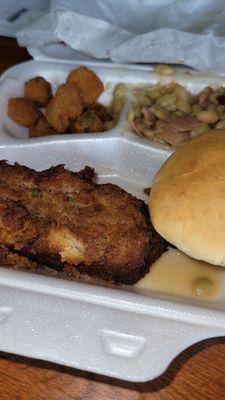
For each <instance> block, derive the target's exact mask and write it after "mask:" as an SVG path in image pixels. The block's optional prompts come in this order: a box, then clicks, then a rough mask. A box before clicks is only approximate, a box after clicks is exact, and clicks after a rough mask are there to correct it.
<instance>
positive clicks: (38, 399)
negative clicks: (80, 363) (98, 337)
mask: <svg viewBox="0 0 225 400" xmlns="http://www.w3.org/2000/svg"><path fill="white" fill-rule="evenodd" d="M0 54H1V56H0V72H3V71H4V70H5V69H7V68H9V67H10V66H12V65H14V64H17V63H19V62H23V61H26V60H28V59H30V56H29V55H28V53H27V52H26V50H25V49H22V48H20V47H19V46H18V45H17V43H16V41H15V40H14V39H9V38H5V37H0ZM14 399H15V400H72V399H73V400H81V399H82V400H101V399H104V400H120V399H121V400H123V399H124V400H125V399H129V400H150V399H151V400H187V399H188V400H200V399H201V400H203V399H204V400H216V399H220V400H222V399H225V338H215V339H211V340H205V341H203V342H201V343H198V344H196V345H194V346H192V347H191V348H189V349H187V350H185V351H184V352H183V353H182V354H180V355H179V356H178V357H177V358H176V359H175V360H174V361H173V362H172V363H171V365H170V366H169V367H168V369H167V371H166V372H165V373H164V374H163V375H162V376H160V377H159V378H157V379H154V380H153V381H151V382H147V383H144V384H143V383H140V384H136V383H135V384H134V383H128V382H123V381H119V380H115V379H111V378H106V377H103V376H99V375H95V374H91V373H86V372H81V371H77V370H75V369H72V368H67V367H62V366H59V365H55V364H52V363H49V362H44V361H38V360H31V359H27V358H24V357H19V356H16V355H10V354H5V353H0V400H14Z"/></svg>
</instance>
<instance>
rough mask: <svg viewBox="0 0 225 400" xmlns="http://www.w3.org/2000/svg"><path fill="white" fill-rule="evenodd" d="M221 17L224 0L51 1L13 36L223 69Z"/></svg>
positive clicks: (99, 54)
mask: <svg viewBox="0 0 225 400" xmlns="http://www.w3.org/2000/svg"><path fill="white" fill-rule="evenodd" d="M224 20H225V2H224V0H198V1H196V0H189V1H186V0H180V1H177V0H161V1H159V0H151V1H149V0H123V1H121V0H120V1H118V0H95V1H94V0H82V1H80V0H52V1H51V5H50V8H49V12H48V13H46V14H45V15H44V16H42V17H41V18H40V19H39V20H37V21H35V22H34V23H32V24H30V25H28V26H27V27H26V28H24V29H22V30H20V31H19V32H17V39H18V42H19V44H20V45H21V46H26V47H30V46H32V47H34V46H37V47H40V46H44V45H46V44H48V43H52V42H64V43H65V44H67V45H68V46H70V47H71V48H72V49H74V50H78V51H81V52H83V53H85V54H87V55H90V56H93V57H95V58H97V59H111V60H112V61H113V62H117V63H172V64H182V65H187V66H189V67H192V68H195V69H198V70H214V71H217V72H225V24H224Z"/></svg>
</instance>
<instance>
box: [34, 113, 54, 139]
mask: <svg viewBox="0 0 225 400" xmlns="http://www.w3.org/2000/svg"><path fill="white" fill-rule="evenodd" d="M56 134H57V132H56V131H55V129H54V128H53V127H52V126H51V125H50V124H49V123H48V121H47V119H46V118H45V117H42V118H40V119H39V120H38V121H37V122H36V124H35V125H33V126H31V127H30V129H29V137H30V138H34V137H39V136H48V135H56Z"/></svg>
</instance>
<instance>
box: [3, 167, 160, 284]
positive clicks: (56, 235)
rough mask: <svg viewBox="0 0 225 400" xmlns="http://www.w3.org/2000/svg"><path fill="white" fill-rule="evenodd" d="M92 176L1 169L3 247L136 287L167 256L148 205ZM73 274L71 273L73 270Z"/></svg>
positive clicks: (89, 173)
mask: <svg viewBox="0 0 225 400" xmlns="http://www.w3.org/2000/svg"><path fill="white" fill-rule="evenodd" d="M93 176H94V171H93V170H92V169H91V168H88V167H87V168H85V169H84V170H82V171H80V172H78V173H74V172H70V171H67V170H65V169H64V166H63V165H59V166H57V167H52V168H50V169H48V170H46V171H42V172H36V171H34V170H31V169H29V168H27V167H23V166H20V165H18V164H16V165H13V166H12V165H8V164H7V163H5V162H4V161H1V162H0V244H1V245H3V246H6V247H7V248H10V250H11V251H12V252H17V253H19V254H20V255H22V256H25V257H27V258H28V259H30V260H32V261H35V262H38V263H39V264H40V263H43V264H44V263H46V265H47V266H51V267H52V268H54V267H57V268H60V267H62V268H64V267H67V269H68V265H70V266H72V267H74V269H75V270H76V271H80V272H81V273H84V274H88V275H92V276H96V277H99V278H102V279H106V280H113V281H115V282H117V283H127V284H130V283H134V282H136V281H137V280H138V279H140V278H141V277H142V276H143V275H144V274H145V273H146V272H147V271H148V269H149V265H150V264H151V263H152V262H154V261H155V260H156V259H157V258H158V257H159V256H160V255H161V254H162V252H163V251H164V250H165V248H166V243H165V241H164V240H163V239H162V238H161V237H159V235H158V234H156V232H155V231H154V230H153V228H152V226H151V225H150V222H149V218H148V213H147V208H146V206H145V204H144V203H143V202H142V201H140V200H137V199H136V198H135V197H133V196H131V195H130V194H128V193H127V192H125V191H124V190H122V189H121V188H119V187H118V186H115V185H112V184H104V185H98V184H96V183H94V182H93ZM70 271H71V268H70Z"/></svg>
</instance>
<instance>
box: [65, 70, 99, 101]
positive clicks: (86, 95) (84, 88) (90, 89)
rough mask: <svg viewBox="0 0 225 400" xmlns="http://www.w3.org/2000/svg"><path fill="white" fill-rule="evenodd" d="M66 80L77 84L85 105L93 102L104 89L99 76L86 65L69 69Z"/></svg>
mask: <svg viewBox="0 0 225 400" xmlns="http://www.w3.org/2000/svg"><path fill="white" fill-rule="evenodd" d="M67 82H69V83H74V84H76V85H77V88H78V91H80V93H81V95H82V97H83V100H84V103H85V104H86V105H91V104H93V103H95V101H96V100H97V99H98V98H99V96H100V95H101V94H102V92H103V90H104V86H103V83H102V81H101V80H100V79H99V77H98V76H97V75H96V74H95V73H94V72H93V71H91V70H90V69H88V68H86V67H79V68H77V69H75V70H73V71H71V72H70V74H69V76H68V78H67Z"/></svg>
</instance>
